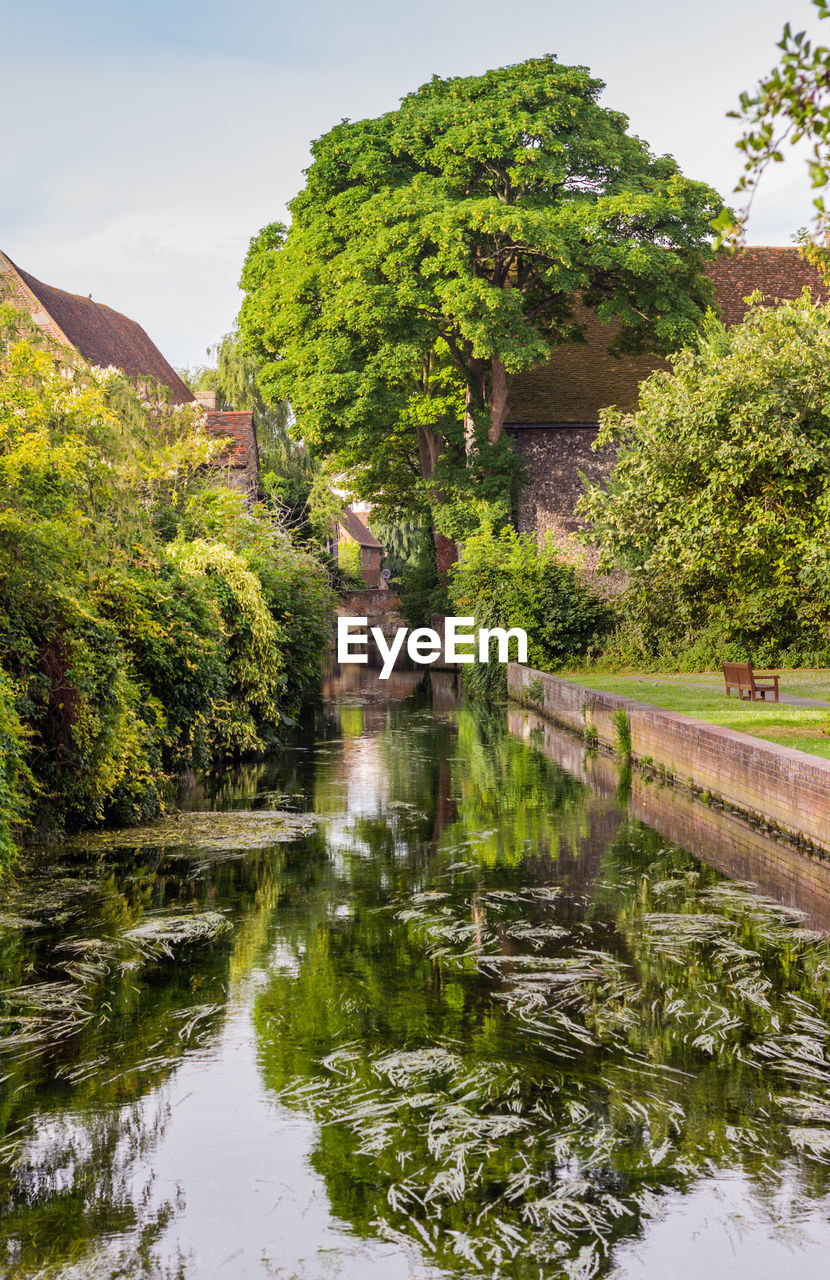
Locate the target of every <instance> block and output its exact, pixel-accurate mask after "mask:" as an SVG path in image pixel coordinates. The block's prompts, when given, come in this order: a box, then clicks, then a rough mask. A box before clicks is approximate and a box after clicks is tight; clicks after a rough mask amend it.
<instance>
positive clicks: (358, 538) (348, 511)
mask: <svg viewBox="0 0 830 1280" xmlns="http://www.w3.org/2000/svg"><path fill="white" fill-rule="evenodd" d="M337 554H338V559H339V561H340V563H341V564H347V563H348V561H349V558H350V556H351V555H352V554H356V555H357V559H358V565H359V570H360V576H361V578H362V579H363V581H364V582H365V584H366V586H367V587H376V588H377V587H380V588H383V587H385V586H386V580H385V579H384V578H381V576H380V562H381V560H382V559H383V546H382V545H381V543H380V542H378V540H377V538H376V537H375V535H374V534H373V533H372V532H371V531H370V530H369V529H367V527H366V525H365V524H364V523H363V521H362V520H361V518H360V516H359V515H357V513H356V512H355V511H353V510H352V508H351V507H344V508H343V510H342V512H341V514H340V516H339V518H338V521H337Z"/></svg>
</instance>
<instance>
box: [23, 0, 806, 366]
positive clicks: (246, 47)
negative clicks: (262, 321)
mask: <svg viewBox="0 0 830 1280" xmlns="http://www.w3.org/2000/svg"><path fill="white" fill-rule="evenodd" d="M786 21H789V22H790V23H791V25H792V26H793V27H794V29H797V30H802V29H806V30H807V31H808V32H809V33H811V34H812V35H816V34H818V35H820V37H821V38H822V39H823V41H825V42H827V41H830V22H821V21H820V20H818V19H817V18H816V17H815V10H814V9H813V7H812V5H811V4H810V2H809V0H692V2H690V0H587V2H586V0H582V3H579V0H409V2H407V3H400V0H351V3H349V0H343V2H340V3H338V0H294V2H293V3H287V0H200V2H199V3H197V2H196V0H133V2H132V3H129V4H128V3H124V0H72V3H71V4H70V3H69V2H68V0H0V41H2V44H3V46H5V47H4V48H3V73H2V77H0V121H2V122H3V123H2V124H0V157H2V160H0V249H2V250H3V251H4V252H5V253H7V254H8V255H9V257H11V258H12V259H13V260H14V261H15V262H16V263H17V265H18V266H20V267H23V268H24V269H25V270H27V271H29V272H30V273H31V274H32V275H34V276H37V277H38V278H39V279H41V280H44V281H46V282H47V283H48V284H52V285H56V286H58V287H59V288H63V289H67V290H69V291H70V292H73V293H80V294H84V295H86V294H89V293H91V294H92V296H93V298H94V299H95V300H96V301H97V302H104V303H106V304H107V305H109V306H112V307H114V308H115V309H116V310H118V311H123V312H125V313H126V314H127V315H129V316H130V317H132V318H133V319H135V320H138V321H139V323H140V324H142V325H143V326H144V328H145V329H146V330H147V332H148V333H149V334H150V336H151V337H152V338H153V340H154V341H155V342H156V343H157V345H158V346H159V347H160V348H161V350H162V351H163V352H164V354H165V355H166V356H167V358H168V359H169V360H170V361H171V363H172V364H174V365H176V366H177V367H181V366H188V367H193V366H194V365H198V364H202V363H205V362H206V359H207V357H206V349H207V348H208V346H210V345H211V344H213V343H215V342H216V341H218V339H219V338H220V337H221V336H222V334H223V333H226V332H228V331H229V330H230V329H231V328H232V327H233V324H234V321H235V318H236V314H237V312H238V309H239V305H240V302H241V293H240V291H239V288H238V281H239V275H240V270H241V266H242V262H243V259H244V255H245V251H246V249H247V246H248V243H249V241H250V239H251V237H252V236H253V235H254V234H255V233H256V232H257V231H258V230H259V228H260V227H262V226H264V225H265V224H266V223H268V222H273V221H286V220H287V219H288V217H289V215H288V212H287V209H286V205H287V202H288V201H289V200H291V198H292V197H293V196H294V195H295V194H296V193H297V191H298V190H300V189H301V187H302V185H303V182H304V179H303V169H304V168H305V166H306V165H307V164H308V161H309V144H310V142H311V141H312V140H313V139H314V138H316V137H319V136H320V135H321V134H322V133H325V132H326V130H328V129H330V128H331V127H332V126H333V125H335V124H337V123H338V122H339V121H340V120H342V119H345V118H348V119H352V120H357V119H361V118H364V117H367V116H376V115H380V114H381V113H383V112H385V111H389V110H393V109H394V108H395V107H396V106H397V104H398V102H399V101H400V99H401V98H402V97H403V96H404V95H405V94H406V93H409V92H410V91H412V90H413V89H415V88H417V87H418V86H419V85H420V84H423V83H424V82H425V81H426V80H429V79H430V78H431V77H432V76H433V75H439V76H442V77H445V76H455V75H462V76H463V75H472V74H477V73H480V72H482V71H484V70H486V69H487V68H489V67H497V66H504V65H506V64H508V63H515V62H520V61H523V60H524V59H526V58H531V57H537V56H540V55H541V54H546V53H554V54H556V55H557V57H558V58H559V61H560V62H563V63H569V64H576V65H582V66H587V67H589V68H590V70H591V72H592V73H593V74H594V75H595V76H598V77H599V78H600V79H602V80H604V81H605V83H606V89H605V92H604V95H603V98H602V103H603V105H605V106H608V107H612V108H614V109H615V110H617V111H622V112H624V113H625V114H626V115H627V116H628V117H629V120H630V128H631V131H632V132H634V133H636V134H637V135H638V136H640V137H641V138H644V139H645V140H646V141H647V142H648V143H649V145H650V146H651V147H652V149H653V150H654V151H655V152H657V153H658V154H663V153H666V152H668V153H670V154H672V155H674V156H675V157H676V159H677V160H678V162H679V163H680V166H681V168H682V169H683V171H684V173H686V174H687V175H688V176H689V177H691V178H695V179H699V180H701V181H704V182H708V183H710V184H711V185H712V186H714V187H716V188H717V189H718V190H719V191H720V192H721V194H722V195H723V196H725V197H727V198H729V197H730V195H731V193H732V190H733V188H734V186H735V183H736V181H737V180H738V178H739V177H740V173H741V156H740V153H739V152H738V151H737V150H736V148H735V141H736V139H737V137H738V136H739V134H740V129H739V126H738V124H737V123H736V122H735V121H733V120H728V119H727V118H726V113H727V112H728V111H730V110H732V109H734V108H735V107H736V106H737V101H738V95H739V94H740V93H741V91H742V90H748V89H751V88H752V87H753V86H754V85H755V83H756V82H757V80H758V79H759V78H760V77H761V76H762V75H764V74H765V73H766V72H767V71H768V70H769V69H770V67H772V65H773V64H774V63H775V61H776V49H775V44H776V41H777V40H778V39H779V38H780V35H781V29H782V27H783V25H784V23H785V22H786ZM810 208H811V193H810V190H809V186H808V183H807V179H806V176H805V172H804V166H803V163H802V162H801V161H800V160H799V159H798V158H796V159H794V160H793V161H792V162H789V161H788V163H787V164H784V165H778V166H776V167H775V169H774V170H773V171H770V172H769V173H768V174H767V175H766V176H765V178H764V181H763V184H762V186H761V188H760V191H759V193H758V195H757V196H756V198H755V201H754V205H753V210H752V216H751V219H750V223H749V227H748V235H747V239H748V241H749V242H750V243H752V244H788V243H790V241H791V239H792V236H793V233H794V232H795V231H796V230H797V228H798V227H800V226H804V225H806V224H807V223H808V222H809V221H810V217H811V213H810Z"/></svg>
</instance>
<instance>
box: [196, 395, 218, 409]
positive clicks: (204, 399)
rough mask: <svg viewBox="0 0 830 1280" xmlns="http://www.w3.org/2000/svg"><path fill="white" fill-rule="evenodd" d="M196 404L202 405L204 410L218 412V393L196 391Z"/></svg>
mask: <svg viewBox="0 0 830 1280" xmlns="http://www.w3.org/2000/svg"><path fill="white" fill-rule="evenodd" d="M193 394H194V396H195V397H196V403H197V404H200V405H201V406H202V408H203V409H208V410H210V412H211V413H213V412H215V410H216V392H215V391H194V392H193Z"/></svg>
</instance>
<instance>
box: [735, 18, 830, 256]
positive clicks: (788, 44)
mask: <svg viewBox="0 0 830 1280" xmlns="http://www.w3.org/2000/svg"><path fill="white" fill-rule="evenodd" d="M812 3H813V5H814V7H815V8H816V10H817V11H818V16H819V18H830V4H828V3H827V0H812ZM777 48H778V49H779V51H780V53H781V57H780V60H779V62H778V65H777V66H775V67H773V69H772V71H771V72H770V73H769V75H767V76H765V77H764V78H763V79H762V80H760V81H759V82H758V84H757V85H756V87H755V89H754V90H753V92H752V93H742V94H741V97H740V110H739V111H731V112H730V113H729V114H730V115H731V116H732V117H733V118H734V119H737V120H741V121H742V122H743V123H744V125H745V128H746V131H745V133H744V135H743V137H742V138H741V139H740V141H739V142H738V147H739V149H740V150H741V151H742V152H743V153H744V157H745V162H744V172H743V175H742V177H741V179H740V181H739V182H738V185H737V187H736V191H745V192H747V193H748V194H749V195H750V203H751V195H752V193H753V192H754V190H755V188H756V187H757V185H758V183H759V182H760V180H761V177H762V176H763V173H764V171H765V170H766V169H767V168H768V167H769V165H770V164H780V163H782V162H783V160H784V151H783V147H784V145H785V143H789V144H790V145H791V146H795V145H796V144H798V143H800V142H802V141H807V142H809V143H810V144H811V150H810V152H809V154H808V157H807V169H808V172H809V175H810V181H811V183H812V185H813V187H814V188H815V189H817V190H818V191H819V194H818V195H816V197H815V199H814V201H813V204H814V206H815V210H816V235H815V240H814V243H813V244H812V248H813V249H816V250H818V251H819V253H820V255H821V260H822V261H826V248H827V246H826V240H825V237H826V231H827V226H828V223H827V217H828V210H827V209H826V208H825V205H824V196H823V194H821V192H822V191H823V189H824V188H825V187H826V186H827V182H828V180H830V79H828V75H827V68H828V64H830V49H828V48H827V46H826V45H821V44H814V43H813V41H812V40H808V39H807V36H806V32H804V31H799V32H797V33H795V32H793V31H792V29H791V27H790V24H789V23H787V24H786V26H785V27H784V30H783V33H782V35H781V39H780V40H779V41H778V45H777ZM748 215H749V208H747V209H746V210H745V211H744V214H743V217H742V218H741V223H744V222H746V220H747V217H748ZM718 229H719V230H720V231H721V232H723V233H730V232H732V233H734V232H736V231H737V230H738V225H737V224H735V221H734V218H732V217H730V216H729V215H724V216H722V217H721V219H720V220H719V224H718Z"/></svg>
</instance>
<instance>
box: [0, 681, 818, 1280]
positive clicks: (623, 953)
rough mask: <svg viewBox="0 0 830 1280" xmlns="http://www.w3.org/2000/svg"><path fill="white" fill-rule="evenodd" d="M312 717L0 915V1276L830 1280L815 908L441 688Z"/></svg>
mask: <svg viewBox="0 0 830 1280" xmlns="http://www.w3.org/2000/svg"><path fill="white" fill-rule="evenodd" d="M361 682H362V683H361ZM324 694H325V696H324V700H323V702H322V703H321V705H319V706H318V707H316V708H313V709H311V710H310V711H309V715H308V718H307V721H306V723H305V724H304V726H303V727H302V729H301V730H298V732H297V734H296V737H295V739H294V740H293V741H292V743H291V744H290V745H289V746H288V747H287V748H286V749H285V750H284V751H282V752H281V753H279V754H278V755H276V756H274V757H273V758H271V759H269V760H267V761H265V762H263V763H262V764H257V765H253V766H251V765H249V766H245V767H241V768H239V769H237V770H234V771H231V772H229V773H227V774H226V775H223V776H222V777H221V778H217V779H206V780H201V781H199V782H194V784H193V785H192V786H191V787H190V788H189V790H188V791H187V793H186V796H185V806H186V808H187V810H188V812H187V813H185V814H184V815H183V816H181V817H175V818H171V819H170V820H167V821H165V822H164V823H163V824H161V825H160V826H158V827H155V828H152V829H147V830H142V831H139V832H125V833H114V834H112V833H111V834H104V835H94V836H87V837H85V838H83V839H81V840H78V841H76V842H75V843H73V844H72V845H67V846H65V847H63V848H61V849H59V850H54V849H53V850H52V851H51V852H48V853H42V854H37V855H31V856H28V857H27V859H26V861H25V863H24V864H23V865H22V866H20V867H19V868H18V869H17V872H16V875H15V878H14V881H13V882H12V883H11V884H6V885H5V886H4V887H3V889H2V891H0V988H2V990H0V1276H2V1277H4V1278H7V1277H8V1278H9V1280H10V1278H11V1277H14V1278H15V1280H23V1278H24V1277H25V1278H32V1280H34V1277H37V1278H38V1280H43V1278H53V1277H61V1278H62V1280H70V1278H71V1280H81V1278H84V1280H87V1278H90V1280H91V1278H94V1280H102V1278H105V1277H106V1278H107V1280H115V1278H116V1277H119V1278H121V1277H129V1278H131V1277H139V1276H142V1277H143V1276H148V1277H153V1278H154V1280H157V1278H158V1280H168V1278H169V1280H182V1278H188V1280H189V1278H191V1277H192V1278H194V1280H213V1277H216V1278H217V1280H220V1278H222V1277H232V1278H234V1280H238V1278H241V1280H246V1278H247V1277H263V1278H265V1277H279V1278H280V1280H329V1278H331V1280H335V1278H336V1280H358V1278H359V1280H375V1277H377V1280H381V1277H383V1278H384V1280H408V1278H410V1277H412V1278H417V1280H428V1278H437V1277H448V1278H449V1277H453V1278H460V1277H471V1276H487V1277H490V1276H503V1277H511V1278H515V1280H553V1278H554V1277H573V1278H578V1280H589V1278H590V1277H592V1276H595V1275H596V1276H607V1277H613V1278H614V1280H635V1278H636V1280H670V1278H676V1280H692V1278H693V1277H694V1278H695V1280H697V1278H699V1277H700V1276H703V1275H706V1276H709V1277H711V1278H712V1280H719V1277H726V1276H729V1277H730V1278H731V1280H742V1278H743V1277H747V1278H748V1277H752V1280H767V1278H769V1280H772V1278H773V1277H775V1278H776V1280H777V1278H778V1277H780V1276H781V1275H782V1274H783V1273H785V1272H786V1271H788V1270H789V1269H790V1268H792V1269H793V1270H797V1272H798V1274H799V1276H800V1277H801V1280H818V1278H819V1277H822V1278H823V1277H826V1276H827V1275H828V1274H830V1181H829V1180H828V1166H830V1055H829V1054H828V1046H830V943H828V933H827V932H826V927H827V926H828V925H830V909H827V907H826V904H825V897H824V882H823V881H822V876H825V878H826V874H827V873H826V872H825V871H823V870H820V871H817V870H816V866H815V864H814V863H813V862H812V860H810V859H807V858H798V857H796V856H795V855H794V854H791V853H790V852H789V851H788V850H786V849H785V848H784V847H783V846H777V844H776V842H775V841H774V840H773V838H772V837H771V836H770V835H769V834H764V833H760V832H757V831H753V830H751V829H749V828H744V827H741V826H740V824H737V823H733V822H732V820H730V819H729V818H728V816H727V815H721V814H718V813H715V812H712V811H711V810H709V809H707V808H706V806H701V805H697V807H695V806H696V802H692V801H691V800H689V799H688V798H685V799H684V798H683V797H681V796H676V795H672V794H670V792H669V789H667V788H666V789H658V788H657V787H656V785H654V784H652V785H651V786H649V785H647V784H644V783H643V781H642V779H639V780H632V779H631V778H628V777H626V776H625V771H622V773H621V772H620V771H619V770H616V769H615V768H614V767H613V765H612V764H611V762H610V761H608V760H606V759H604V758H602V757H598V758H595V759H593V760H591V759H589V761H588V765H587V767H586V764H585V761H584V759H583V751H582V746H581V744H580V743H578V742H577V741H576V740H574V739H572V738H570V737H568V736H567V735H566V734H563V733H559V732H558V731H556V730H554V729H552V728H551V727H550V726H546V725H543V724H542V723H541V722H537V721H534V719H533V718H532V717H530V716H528V715H526V714H525V713H523V712H521V711H519V710H517V709H513V710H508V708H506V707H504V706H497V707H492V708H486V707H480V706H476V705H473V704H469V703H462V702H461V701H460V700H459V698H458V696H457V693H456V690H455V688H454V684H453V677H452V676H451V675H442V674H441V673H436V675H435V677H434V679H433V683H432V684H430V681H429V679H428V678H427V679H426V680H424V679H423V678H422V675H421V673H406V672H398V673H396V674H395V675H393V677H392V679H391V680H390V681H389V682H388V687H386V688H384V687H383V686H381V685H379V684H378V682H377V681H376V680H375V679H372V678H370V679H369V680H366V677H365V673H362V672H357V673H355V669H354V668H352V669H350V671H349V673H348V681H347V680H345V679H329V680H328V681H327V683H326V686H325V690H324ZM686 836H688V838H686ZM753 859H754V861H753ZM756 871H757V874H756ZM759 886H760V891H759ZM798 906H801V907H803V911H802V912H799V911H798V910H797V909H796V908H797V907H798Z"/></svg>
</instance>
